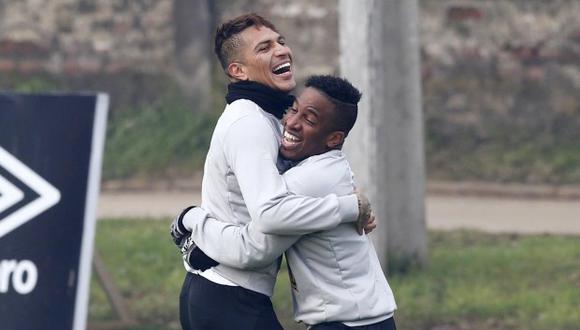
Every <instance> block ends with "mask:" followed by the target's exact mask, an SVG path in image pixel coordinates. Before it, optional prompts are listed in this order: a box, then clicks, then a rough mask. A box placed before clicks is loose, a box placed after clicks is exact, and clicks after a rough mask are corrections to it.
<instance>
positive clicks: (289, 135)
mask: <svg viewBox="0 0 580 330" xmlns="http://www.w3.org/2000/svg"><path fill="white" fill-rule="evenodd" d="M284 138H285V139H286V140H288V141H291V142H296V141H300V139H299V138H297V137H296V136H294V135H292V134H290V133H288V132H284Z"/></svg>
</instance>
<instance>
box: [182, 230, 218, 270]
mask: <svg viewBox="0 0 580 330" xmlns="http://www.w3.org/2000/svg"><path fill="white" fill-rule="evenodd" d="M181 255H182V257H183V260H184V261H185V262H186V263H187V264H188V265H189V267H191V268H192V269H197V270H201V271H204V270H206V269H209V268H211V267H215V266H217V265H219V263H218V262H217V261H215V260H213V259H212V258H210V257H209V256H208V255H207V254H205V253H204V252H203V251H202V250H201V249H200V248H198V247H197V246H196V245H195V243H194V242H193V238H191V236H188V237H187V238H186V239H184V240H183V245H182V246H181Z"/></svg>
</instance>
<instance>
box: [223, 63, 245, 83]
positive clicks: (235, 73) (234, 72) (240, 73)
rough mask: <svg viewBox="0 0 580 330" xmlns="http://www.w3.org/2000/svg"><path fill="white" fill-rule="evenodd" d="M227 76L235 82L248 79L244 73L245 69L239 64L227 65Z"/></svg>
mask: <svg viewBox="0 0 580 330" xmlns="http://www.w3.org/2000/svg"><path fill="white" fill-rule="evenodd" d="M228 75H229V76H230V78H233V79H236V80H249V79H250V78H249V77H248V75H247V73H246V67H245V66H244V65H243V64H242V63H239V62H232V63H230V64H229V65H228Z"/></svg>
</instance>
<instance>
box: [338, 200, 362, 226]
mask: <svg viewBox="0 0 580 330" xmlns="http://www.w3.org/2000/svg"><path fill="white" fill-rule="evenodd" d="M338 212H340V217H341V222H342V223H345V222H355V221H356V220H357V219H358V198H357V197H356V195H355V194H352V195H347V196H340V197H338Z"/></svg>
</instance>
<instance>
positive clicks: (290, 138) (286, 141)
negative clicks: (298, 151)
mask: <svg viewBox="0 0 580 330" xmlns="http://www.w3.org/2000/svg"><path fill="white" fill-rule="evenodd" d="M300 142H302V139H301V138H299V137H297V136H296V135H294V134H292V133H289V132H288V131H284V135H283V137H282V146H283V147H284V148H287V149H292V148H293V147H295V146H296V145H298V143H300Z"/></svg>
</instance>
